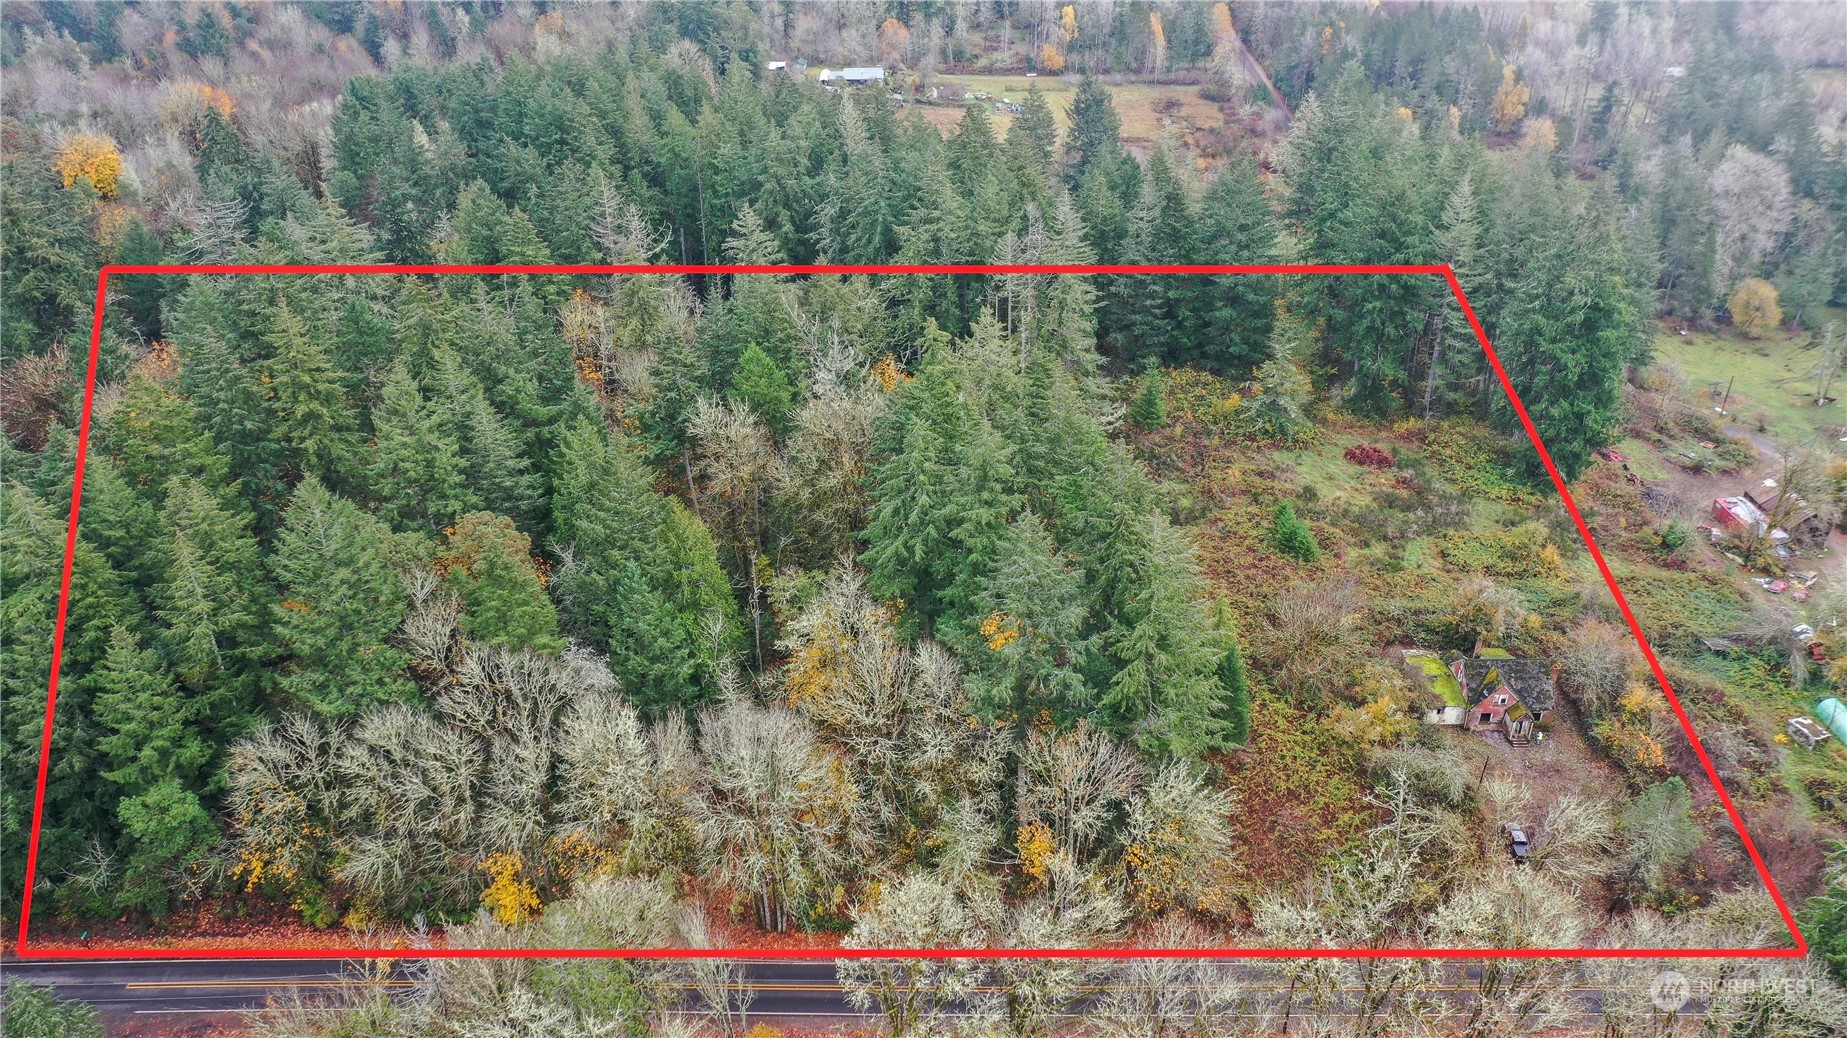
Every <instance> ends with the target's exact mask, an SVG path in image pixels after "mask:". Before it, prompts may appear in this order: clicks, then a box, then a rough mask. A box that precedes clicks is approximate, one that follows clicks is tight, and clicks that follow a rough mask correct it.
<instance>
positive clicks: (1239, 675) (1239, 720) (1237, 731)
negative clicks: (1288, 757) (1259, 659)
mask: <svg viewBox="0 0 1847 1038" xmlns="http://www.w3.org/2000/svg"><path fill="white" fill-rule="evenodd" d="M1214 609H1215V610H1216V616H1215V618H1214V626H1215V627H1217V628H1218V631H1219V634H1220V636H1221V637H1222V638H1223V640H1224V647H1225V654H1224V655H1223V656H1221V657H1219V668H1218V679H1219V690H1220V692H1221V694H1222V695H1223V699H1222V702H1223V704H1224V713H1223V714H1222V715H1221V716H1222V717H1223V718H1224V721H1225V741H1226V742H1227V743H1228V744H1231V745H1234V746H1242V745H1244V744H1245V743H1246V742H1248V741H1249V740H1250V736H1251V693H1250V675H1249V673H1248V672H1247V671H1246V669H1245V666H1244V650H1243V649H1242V648H1240V647H1239V645H1238V636H1237V632H1236V631H1235V630H1233V629H1232V625H1231V618H1230V613H1229V611H1228V610H1226V609H1225V606H1224V603H1222V602H1220V603H1217V604H1215V606H1214Z"/></svg>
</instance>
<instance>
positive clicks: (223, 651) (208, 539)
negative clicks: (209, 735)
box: [148, 477, 269, 724]
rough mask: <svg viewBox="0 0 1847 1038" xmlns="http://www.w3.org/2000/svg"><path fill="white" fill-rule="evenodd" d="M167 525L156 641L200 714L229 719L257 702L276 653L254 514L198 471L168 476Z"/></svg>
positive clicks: (155, 606) (160, 555)
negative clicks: (267, 622)
mask: <svg viewBox="0 0 1847 1038" xmlns="http://www.w3.org/2000/svg"><path fill="white" fill-rule="evenodd" d="M160 525H161V527H162V528H163V531H164V537H165V540H164V541H163V543H162V544H161V546H160V547H159V548H158V550H157V551H155V552H153V553H151V554H153V555H154V556H155V558H157V559H158V560H159V564H160V582H159V583H157V584H156V585H155V586H154V587H153V589H152V591H151V592H150V593H149V596H148V597H149V604H150V605H151V607H152V611H153V614H154V619H155V620H156V621H157V624H156V632H155V639H154V640H155V644H156V646H157V647H158V648H159V649H160V651H161V654H162V656H163V657H164V659H165V661H166V664H167V666H168V667H169V668H171V670H172V672H173V674H174V676H176V677H177V678H178V679H179V680H180V681H181V682H182V683H183V684H184V685H185V686H186V689H187V691H188V693H189V695H191V696H192V697H193V698H194V700H195V706H196V708H197V709H198V710H199V715H198V716H200V717H201V718H205V719H208V721H209V722H210V723H214V724H215V723H221V722H224V721H226V720H228V719H230V718H234V717H237V716H239V715H241V714H242V713H243V712H245V711H246V710H247V709H248V708H249V707H250V705H251V701H252V698H253V696H254V694H255V692H256V690H257V686H258V685H259V684H260V683H261V681H262V665H263V663H264V662H266V660H267V658H268V653H267V645H268V639H267V638H266V637H265V628H264V623H263V621H264V616H263V614H264V611H265V609H266V605H267V602H268V601H269V598H268V588H267V584H266V582H265V581H264V579H263V571H262V566H261V564H260V563H259V561H258V554H257V543H256V539H255V538H254V537H253V536H252V535H251V533H250V528H249V518H248V516H247V515H246V514H244V513H241V512H238V511H234V510H231V509H228V508H226V507H224V505H223V504H222V503H221V502H219V500H218V499H217V497H216V496H215V495H214V494H213V492H212V491H211V490H210V489H209V488H207V487H206V486H205V485H204V484H202V483H199V482H198V481H197V480H194V479H192V478H191V477H181V478H179V479H175V480H173V481H172V482H170V483H169V484H168V488H167V501H166V504H165V505H164V506H163V507H162V509H161V515H160Z"/></svg>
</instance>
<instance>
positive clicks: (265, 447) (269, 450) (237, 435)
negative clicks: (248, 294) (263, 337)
mask: <svg viewBox="0 0 1847 1038" xmlns="http://www.w3.org/2000/svg"><path fill="white" fill-rule="evenodd" d="M195 291H196V290H195ZM187 294H188V296H191V295H193V294H194V293H193V292H188V293H187ZM180 383H181V386H182V387H183V388H184V389H185V391H186V395H187V396H188V397H190V398H191V400H192V402H193V405H194V407H195V408H196V409H197V414H198V418H199V424H200V427H201V429H202V430H203V431H204V432H205V433H207V434H209V435H210V437H211V442H212V443H213V444H215V445H216V446H217V447H218V449H219V450H220V451H221V452H223V454H224V456H225V457H226V458H228V459H229V461H230V473H229V474H230V476H231V478H232V479H235V480H238V481H239V493H240V495H241V496H242V497H243V499H244V503H245V505H246V507H248V508H249V509H251V510H252V511H254V512H255V513H256V515H257V517H258V523H257V526H258V528H259V529H262V530H268V529H270V528H271V523H272V522H273V519H274V515H275V511H276V507H277V504H278V502H279V501H280V500H282V498H283V497H284V496H285V494H286V491H285V490H284V487H283V482H282V476H283V465H284V462H285V458H284V456H283V447H282V441H281V438H280V437H279V436H278V435H277V434H276V432H275V421H276V419H275V414H274V412H273V411H272V410H271V407H270V402H269V400H268V399H266V397H265V394H264V393H262V392H261V391H260V390H259V389H258V387H257V384H256V382H255V381H254V380H253V379H252V378H251V377H250V371H249V368H247V367H246V366H245V365H244V364H243V363H241V362H240V361H239V360H238V359H237V357H236V356H235V355H233V354H232V353H231V351H230V349H229V348H228V347H226V346H225V345H224V343H223V342H221V341H219V340H218V339H217V338H215V337H213V336H212V335H211V334H210V333H209V332H207V333H203V334H201V336H200V337H199V338H198V339H197V340H196V341H193V342H190V343H188V342H186V341H184V340H182V342H181V346H180Z"/></svg>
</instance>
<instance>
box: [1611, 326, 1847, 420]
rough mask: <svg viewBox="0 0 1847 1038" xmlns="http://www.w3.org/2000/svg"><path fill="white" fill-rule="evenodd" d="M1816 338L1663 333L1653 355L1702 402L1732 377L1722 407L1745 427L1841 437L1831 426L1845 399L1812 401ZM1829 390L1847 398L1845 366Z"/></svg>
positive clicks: (1845, 410)
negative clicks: (1669, 366)
mask: <svg viewBox="0 0 1847 1038" xmlns="http://www.w3.org/2000/svg"><path fill="white" fill-rule="evenodd" d="M1842 327H1847V322H1843V324H1842ZM1837 334H1839V333H1838V332H1837ZM1819 341H1820V336H1819V335H1815V334H1812V333H1809V332H1797V333H1794V334H1790V333H1787V332H1783V331H1777V332H1772V333H1771V334H1769V335H1766V336H1765V337H1764V338H1762V339H1759V340H1756V341H1752V340H1749V339H1746V338H1744V337H1743V336H1741V335H1738V334H1735V333H1733V332H1731V331H1729V330H1727V331H1725V332H1723V333H1713V332H1688V333H1687V334H1686V335H1674V334H1662V335H1659V336H1657V337H1656V338H1655V343H1654V346H1655V357H1656V359H1657V360H1659V361H1666V362H1670V363H1672V364H1673V365H1674V366H1676V367H1678V368H1679V369H1680V371H1681V373H1682V374H1683V375H1684V376H1685V377H1686V381H1687V388H1688V391H1689V392H1690V393H1691V394H1692V395H1693V396H1694V397H1695V398H1696V399H1697V400H1698V401H1699V402H1700V403H1702V404H1703V405H1705V406H1712V405H1713V404H1716V401H1709V400H1708V399H1707V391H1708V389H1709V388H1710V387H1712V386H1714V385H1717V386H1718V387H1719V390H1720V392H1721V393H1722V392H1723V391H1724V388H1725V385H1726V383H1727V382H1731V383H1732V391H1731V401H1730V403H1728V404H1727V405H1726V410H1727V411H1729V412H1730V413H1731V416H1732V417H1731V421H1732V422H1733V423H1735V424H1737V425H1741V426H1744V427H1745V428H1747V429H1756V428H1757V427H1758V426H1759V424H1762V426H1763V431H1764V432H1766V433H1769V434H1770V435H1771V436H1774V437H1777V438H1778V439H1781V440H1794V441H1801V440H1812V439H1814V438H1816V437H1818V436H1823V437H1828V438H1833V437H1835V436H1839V435H1840V434H1839V433H1838V432H1836V431H1834V430H1836V429H1837V428H1838V427H1839V426H1843V425H1847V402H1843V403H1837V404H1830V405H1827V406H1825V407H1816V406H1815V403H1814V400H1815V393H1816V390H1817V388H1818V385H1819V383H1818V379H1817V377H1816V367H1817V365H1818V363H1819V360H1820V350H1819V349H1818V348H1817V346H1816V344H1817V343H1818V342H1819ZM1829 394H1830V395H1831V396H1835V397H1838V398H1843V399H1844V400H1847V370H1843V371H1842V372H1841V373H1840V374H1838V375H1836V377H1835V379H1834V386H1833V388H1831V389H1830V390H1829ZM1619 449H1620V448H1619Z"/></svg>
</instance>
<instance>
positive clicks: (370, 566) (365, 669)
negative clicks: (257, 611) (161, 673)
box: [270, 477, 416, 718]
mask: <svg viewBox="0 0 1847 1038" xmlns="http://www.w3.org/2000/svg"><path fill="white" fill-rule="evenodd" d="M270 565H271V567H272V569H273V570H274V572H275V576H276V581H277V583H278V584H279V585H281V589H282V590H281V596H282V600H281V601H280V602H279V603H277V604H276V606H275V608H274V610H273V620H272V623H273V625H274V630H275V639H276V645H277V647H278V649H279V650H280V651H281V652H282V653H283V655H284V656H285V658H286V660H287V663H286V665H285V666H284V667H283V669H282V672H281V676H280V679H279V680H280V683H281V686H282V690H283V692H284V693H286V694H287V695H289V696H290V697H292V698H293V699H294V700H295V701H297V702H299V703H301V704H302V705H304V706H307V707H309V708H310V709H312V710H314V711H315V712H316V713H318V714H321V715H322V716H325V717H336V718H337V717H351V716H354V715H356V714H359V713H362V712H363V711H365V710H367V709H369V708H371V707H373V706H377V705H379V704H382V703H389V702H394V701H399V700H405V699H409V698H411V697H413V696H414V695H415V694H416V686H415V685H413V684H411V683H410V682H409V681H407V680H405V679H404V677H403V676H402V675H403V670H404V667H405V664H406V663H408V662H409V657H407V656H406V655H405V654H404V653H403V652H401V651H399V650H398V649H396V648H394V647H393V646H392V645H391V642H390V637H391V635H392V634H393V633H395V632H396V631H397V629H398V625H399V623H401V622H402V621H403V618H404V613H405V609H406V607H407V605H408V593H407V592H406V590H405V587H404V582H403V578H402V576H401V574H400V561H399V552H398V550H397V548H396V546H395V545H394V544H393V537H392V533H391V531H390V529H388V528H387V527H386V526H385V524H383V523H381V522H379V521H378V520H377V519H375V518H373V517H372V516H370V515H367V514H366V513H365V512H364V511H362V510H361V509H360V508H359V506H357V505H355V504H353V503H352V502H351V501H348V500H346V499H345V498H342V497H340V496H339V495H337V494H334V493H333V492H332V491H330V490H328V489H327V488H326V487H325V486H323V485H322V484H321V481H320V480H318V479H315V478H313V477H309V478H308V479H305V480H303V481H302V483H301V485H300V486H299V487H297V488H296V490H295V495H294V497H293V498H292V499H291V500H290V502H289V507H288V511H287V513H286V514H285V515H284V517H283V522H282V529H281V531H280V532H279V533H278V534H277V538H276V551H275V554H274V555H273V556H272V557H271V559H270Z"/></svg>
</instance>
